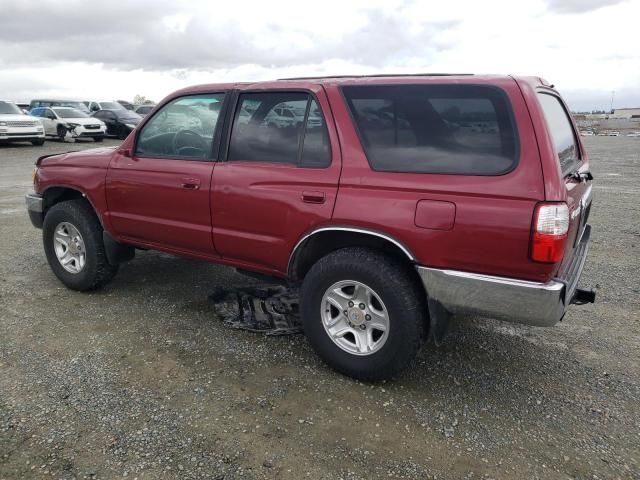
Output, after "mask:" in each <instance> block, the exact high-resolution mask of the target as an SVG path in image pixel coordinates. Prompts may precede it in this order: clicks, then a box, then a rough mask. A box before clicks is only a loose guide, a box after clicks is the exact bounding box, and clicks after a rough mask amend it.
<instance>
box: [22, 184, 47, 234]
mask: <svg viewBox="0 0 640 480" xmlns="http://www.w3.org/2000/svg"><path fill="white" fill-rule="evenodd" d="M24 200H25V202H26V204H27V212H28V213H29V219H30V220H31V223H32V224H33V226H34V227H36V228H42V224H43V222H44V205H43V200H42V195H39V194H37V193H33V192H31V193H27V194H26V195H25V197H24Z"/></svg>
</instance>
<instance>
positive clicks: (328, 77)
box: [278, 73, 473, 80]
mask: <svg viewBox="0 0 640 480" xmlns="http://www.w3.org/2000/svg"><path fill="white" fill-rule="evenodd" d="M470 75H473V73H376V74H372V75H326V76H322V75H318V76H314V77H290V78H279V79H278V80H322V79H330V78H336V79H338V78H379V77H459V76H470Z"/></svg>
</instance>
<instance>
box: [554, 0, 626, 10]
mask: <svg viewBox="0 0 640 480" xmlns="http://www.w3.org/2000/svg"><path fill="white" fill-rule="evenodd" d="M623 1H625V0H548V1H547V4H548V6H549V9H550V10H552V11H556V12H558V13H585V12H590V11H591V10H597V9H599V8H602V7H608V6H611V5H616V4H618V3H622V2H623Z"/></svg>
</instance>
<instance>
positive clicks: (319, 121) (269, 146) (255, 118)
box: [228, 92, 331, 168]
mask: <svg viewBox="0 0 640 480" xmlns="http://www.w3.org/2000/svg"><path fill="white" fill-rule="evenodd" d="M228 159H229V160H235V161H249V162H264V163H286V164H291V165H299V166H304V167H319V168H320V167H326V166H328V165H329V164H330V163H331V154H330V148H329V137H328V135H327V130H326V125H325V122H324V118H323V117H322V112H321V111H320V108H319V107H318V104H317V103H316V101H315V99H313V98H312V97H311V96H310V95H309V94H307V93H302V92H267V93H244V94H241V95H240V98H239V101H238V106H237V108H236V112H235V117H234V122H233V129H232V131H231V141H230V144H229V155H228Z"/></svg>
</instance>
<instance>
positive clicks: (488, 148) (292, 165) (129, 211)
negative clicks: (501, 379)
mask: <svg viewBox="0 0 640 480" xmlns="http://www.w3.org/2000/svg"><path fill="white" fill-rule="evenodd" d="M285 115H287V117H286V121H284V120H283V119H284V118H285ZM591 180H592V176H591V173H590V172H589V162H588V159H587V154H586V152H585V150H584V147H583V145H582V143H581V141H580V136H579V135H578V131H577V129H576V127H575V125H574V123H573V122H572V119H571V116H570V115H569V110H568V109H567V106H566V105H565V103H564V102H563V100H562V98H561V97H560V95H559V94H558V93H557V91H556V90H555V89H554V88H553V86H552V85H549V84H548V83H546V82H545V81H543V80H542V79H540V78H537V77H518V78H516V77H511V76H488V75H487V76H477V75H410V76H367V77H353V76H352V77H331V78H299V79H286V80H278V81H271V82H263V83H241V84H240V83H236V84H213V85H200V86H196V87H192V88H187V89H184V90H180V91H178V92H176V93H174V94H172V95H170V96H169V97H167V98H166V99H165V100H164V101H163V102H162V103H161V104H160V105H158V107H156V109H155V110H154V112H153V113H152V114H151V115H149V116H147V117H146V118H145V119H144V120H143V121H142V122H141V123H140V125H139V126H138V127H137V128H136V129H135V130H134V132H133V133H132V134H131V135H129V136H128V138H127V139H126V140H125V141H124V143H123V144H122V145H121V146H120V147H118V148H100V149H94V150H87V151H83V152H73V153H67V154H61V155H53V156H46V157H41V158H40V159H39V160H38V161H37V164H36V169H35V171H34V190H35V191H34V192H33V193H30V194H29V195H27V197H26V201H27V206H28V211H29V215H30V218H31V221H32V222H33V224H34V225H35V226H36V227H39V228H42V230H43V239H44V250H45V253H46V256H47V259H48V261H49V264H50V266H51V268H52V270H53V272H54V274H55V275H56V276H57V277H58V278H59V279H60V280H61V281H62V283H64V284H65V285H66V286H67V287H69V288H71V289H74V290H82V291H85V290H92V289H95V288H98V287H101V286H103V285H104V284H106V283H107V282H109V281H110V280H111V279H112V278H113V276H114V275H115V273H116V272H117V270H118V265H119V263H121V262H123V261H126V260H130V259H131V258H133V256H134V253H135V249H137V248H140V249H153V250H160V251H164V252H169V253H172V254H176V255H184V256H188V257H192V258H196V259H200V260H205V261H209V262H215V263H220V264H223V265H229V266H233V267H236V268H238V269H241V270H245V271H251V272H257V273H260V274H264V275H268V276H271V277H279V278H281V279H284V280H286V281H287V282H289V283H290V284H293V285H299V286H300V309H301V317H302V323H303V327H304V332H305V334H306V336H307V337H308V339H309V341H310V342H311V344H312V345H313V347H314V349H315V350H316V352H317V353H318V354H319V355H320V356H321V357H322V358H323V359H324V360H325V361H326V362H327V363H328V364H329V365H331V366H332V367H334V368H335V369H337V370H339V371H340V372H343V373H345V374H348V375H351V376H354V377H357V378H361V379H368V380H374V379H381V378H387V377H390V376H393V375H395V374H397V373H398V372H400V371H401V370H402V369H403V368H405V367H406V366H407V365H408V364H409V363H410V361H411V360H412V359H413V358H414V356H415V355H416V353H417V351H418V348H419V346H420V344H421V341H422V339H423V338H425V337H426V336H427V335H430V336H431V337H433V338H434V339H435V340H436V341H438V340H439V338H440V337H441V335H442V331H443V329H444V326H446V324H447V321H448V318H449V316H450V315H452V314H460V313H464V314H468V313H471V314H479V315H482V316H488V317H494V318H499V319H503V320H507V321H511V322H519V323H525V324H529V325H539V326H550V325H553V324H555V323H556V322H558V321H559V320H561V319H562V317H563V315H564V314H565V312H566V310H567V308H568V307H569V305H570V304H571V303H584V302H588V301H593V298H594V294H593V293H592V292H590V291H586V290H582V289H579V288H578V287H577V285H578V280H579V278H580V273H581V271H582V268H583V265H584V262H585V259H586V255H587V244H588V241H589V235H590V226H589V225H588V224H587V219H588V216H589V210H590V207H591V198H592V188H591Z"/></svg>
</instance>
